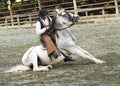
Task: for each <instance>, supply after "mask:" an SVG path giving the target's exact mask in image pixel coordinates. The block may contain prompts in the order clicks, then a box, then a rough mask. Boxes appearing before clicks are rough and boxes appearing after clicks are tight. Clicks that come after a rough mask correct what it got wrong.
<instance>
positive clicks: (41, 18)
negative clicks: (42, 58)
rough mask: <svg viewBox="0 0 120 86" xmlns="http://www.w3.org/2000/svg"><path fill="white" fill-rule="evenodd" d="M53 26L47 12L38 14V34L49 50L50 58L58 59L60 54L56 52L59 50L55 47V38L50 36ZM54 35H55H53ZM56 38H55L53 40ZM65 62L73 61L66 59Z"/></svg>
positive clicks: (43, 11)
mask: <svg viewBox="0 0 120 86" xmlns="http://www.w3.org/2000/svg"><path fill="white" fill-rule="evenodd" d="M51 26H52V19H51V17H50V16H48V11H47V10H44V9H42V10H40V11H39V13H38V21H37V22H36V34H37V35H38V37H39V39H40V41H41V43H42V46H43V47H45V48H46V49H47V53H48V56H49V57H50V58H51V57H52V56H54V57H55V58H57V57H58V53H57V52H56V50H57V48H56V45H55V41H53V40H52V39H55V36H52V37H51V35H50V34H49V32H50V30H51V29H52V28H51ZM52 35H54V34H52ZM53 37H54V38H53ZM64 61H71V58H69V57H66V58H65V60H64Z"/></svg>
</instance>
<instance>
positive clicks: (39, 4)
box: [37, 0, 41, 10]
mask: <svg viewBox="0 0 120 86" xmlns="http://www.w3.org/2000/svg"><path fill="white" fill-rule="evenodd" d="M37 1H38V6H39V10H40V9H41V0H37Z"/></svg>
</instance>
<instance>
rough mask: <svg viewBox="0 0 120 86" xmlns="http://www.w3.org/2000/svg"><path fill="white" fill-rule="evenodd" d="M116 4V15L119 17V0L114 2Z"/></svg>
mask: <svg viewBox="0 0 120 86" xmlns="http://www.w3.org/2000/svg"><path fill="white" fill-rule="evenodd" d="M114 2H115V9H116V14H117V16H118V14H119V9H118V0H114Z"/></svg>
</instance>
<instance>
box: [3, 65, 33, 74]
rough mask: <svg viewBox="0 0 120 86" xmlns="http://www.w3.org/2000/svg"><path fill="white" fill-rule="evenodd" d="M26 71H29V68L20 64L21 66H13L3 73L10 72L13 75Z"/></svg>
mask: <svg viewBox="0 0 120 86" xmlns="http://www.w3.org/2000/svg"><path fill="white" fill-rule="evenodd" d="M28 70H31V68H30V67H28V66H25V65H22V64H21V65H16V66H13V67H12V68H11V69H10V70H7V71H4V73H10V72H12V73H15V72H23V71H28Z"/></svg>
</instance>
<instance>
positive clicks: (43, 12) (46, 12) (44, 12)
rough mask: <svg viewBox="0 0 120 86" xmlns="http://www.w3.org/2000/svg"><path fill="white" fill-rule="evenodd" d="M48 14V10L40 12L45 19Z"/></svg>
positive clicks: (39, 14) (40, 15)
mask: <svg viewBox="0 0 120 86" xmlns="http://www.w3.org/2000/svg"><path fill="white" fill-rule="evenodd" d="M47 15H48V11H47V10H44V9H42V10H40V11H39V13H38V16H39V17H41V18H42V19H45V18H46V16H47Z"/></svg>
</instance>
